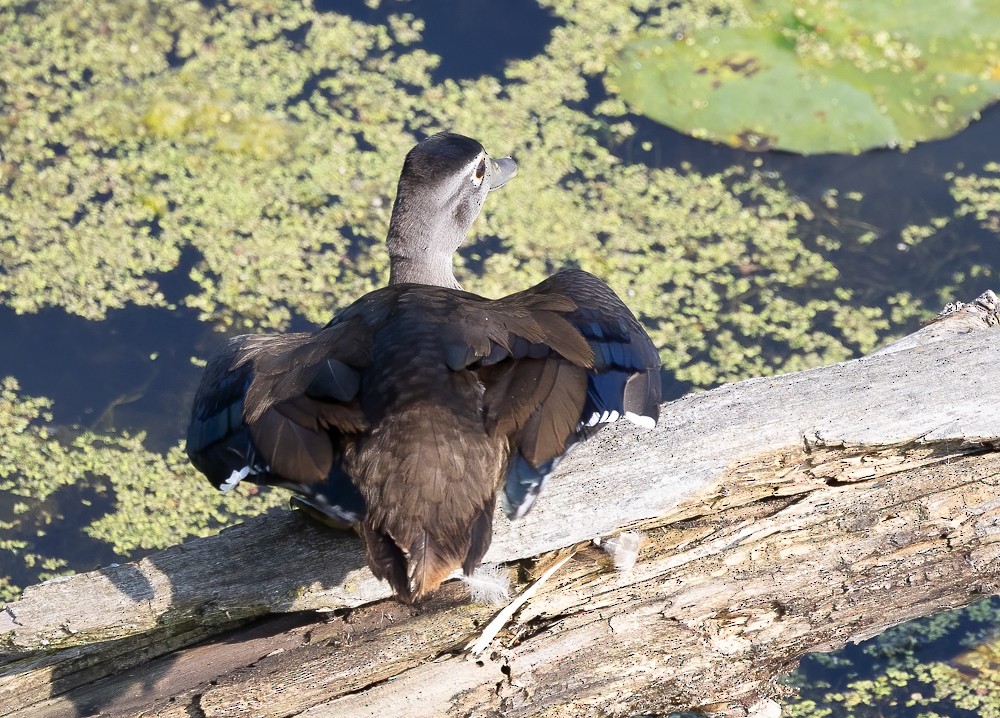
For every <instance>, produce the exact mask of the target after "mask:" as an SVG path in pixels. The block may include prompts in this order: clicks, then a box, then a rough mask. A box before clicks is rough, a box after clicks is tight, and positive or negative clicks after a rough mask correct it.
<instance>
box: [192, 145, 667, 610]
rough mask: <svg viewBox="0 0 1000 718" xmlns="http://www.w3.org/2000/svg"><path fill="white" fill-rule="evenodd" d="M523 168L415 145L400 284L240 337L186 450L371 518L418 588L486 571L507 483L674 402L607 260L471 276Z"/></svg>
mask: <svg viewBox="0 0 1000 718" xmlns="http://www.w3.org/2000/svg"><path fill="white" fill-rule="evenodd" d="M516 172H517V165H516V164H515V162H514V161H513V160H512V159H510V158H509V157H505V158H502V159H499V160H494V159H491V158H490V157H489V155H487V153H486V151H485V150H484V149H483V147H482V145H481V144H480V143H479V142H477V141H475V140H473V139H470V138H468V137H463V136H461V135H456V134H451V133H442V134H438V135H434V136H432V137H430V138H428V139H426V140H424V141H423V142H421V143H419V144H418V145H416V146H415V147H414V148H413V149H412V150H411V151H410V152H409V153H408V155H407V156H406V160H405V161H404V163H403V171H402V174H401V175H400V178H399V187H398V190H397V194H396V200H395V204H394V205H393V210H392V218H391V220H390V223H389V233H388V238H387V243H388V246H389V254H390V258H391V264H390V274H389V286H388V287H385V288H383V289H379V290H376V291H374V292H371V293H370V294H367V295H365V296H363V297H361V298H360V299H358V300H357V301H356V302H354V303H353V304H351V305H350V306H348V307H347V308H345V309H343V310H342V311H340V312H338V313H337V314H336V316H334V318H333V319H332V320H331V321H330V323H329V324H327V325H326V326H325V327H323V328H322V329H319V330H317V331H314V332H309V333H296V334H273V335H259V336H241V337H236V338H234V339H232V340H230V341H229V342H228V343H227V344H226V345H225V346H224V347H223V348H222V350H221V351H220V352H219V353H218V354H217V355H216V356H214V357H213V358H212V359H211V360H210V361H209V363H208V366H207V367H206V369H205V373H204V375H203V377H202V381H201V385H200V386H199V388H198V391H197V394H196V396H195V399H194V406H193V410H192V414H191V423H190V426H189V428H188V436H187V451H188V455H189V456H190V457H191V461H192V462H193V463H194V465H195V466H196V467H197V468H198V469H199V470H200V471H201V472H202V473H204V474H205V475H206V476H207V477H208V478H209V480H210V481H211V482H212V483H213V484H214V485H215V486H216V487H217V488H219V489H221V490H222V491H230V490H232V489H233V487H235V486H236V484H238V483H239V482H240V481H242V480H244V479H247V480H250V481H253V482H256V483H259V484H268V485H273V486H282V487H285V488H288V489H291V490H292V491H294V492H297V494H299V496H300V499H301V500H302V501H304V502H305V503H307V504H309V505H311V506H312V507H313V508H314V509H316V510H318V511H320V512H321V513H322V514H323V515H325V516H326V517H327V518H328V519H329V521H330V522H332V523H334V524H336V525H339V526H343V527H348V526H351V525H355V526H356V527H357V530H358V532H359V533H360V535H361V537H362V539H363V541H364V544H365V547H366V551H367V559H368V563H369V566H370V567H371V570H372V572H373V573H374V574H375V575H376V576H377V577H379V578H380V579H383V580H387V581H388V582H389V583H390V584H391V586H392V588H393V590H394V592H395V593H396V595H397V596H398V597H399V598H400V599H402V600H404V601H407V602H414V601H418V600H420V599H421V598H423V597H424V596H426V595H427V594H428V593H429V592H431V591H433V590H434V589H435V588H437V587H438V585H439V584H440V583H441V582H442V581H443V580H444V579H445V578H446V577H447V576H448V575H449V574H450V573H451V572H452V571H453V570H455V569H457V568H459V567H461V568H462V569H463V570H464V571H465V572H466V573H467V574H471V573H472V572H473V570H474V569H475V568H476V566H477V565H478V564H479V562H480V560H481V559H482V557H483V555H484V554H485V553H486V550H487V548H488V547H489V544H490V540H491V538H492V534H493V513H494V508H495V503H496V497H497V494H498V492H499V490H500V489H501V488H502V489H503V501H504V505H505V508H506V511H507V514H508V516H509V517H510V518H512V519H516V518H520V517H522V516H524V515H525V514H526V513H527V512H528V510H529V509H530V508H531V505H532V503H533V502H534V501H535V498H536V497H537V496H538V494H539V492H540V491H541V490H542V488H543V487H544V486H545V482H546V480H547V478H548V477H549V475H550V474H551V473H552V471H553V469H554V468H555V466H556V464H557V462H558V461H559V459H560V458H561V457H562V456H563V455H564V454H565V453H566V452H567V451H568V450H569V449H570V448H571V447H572V446H573V445H574V444H576V443H577V442H579V441H581V440H584V439H586V438H588V437H590V436H591V435H593V434H594V433H595V432H596V431H597V430H598V429H599V428H600V427H601V426H603V425H604V424H607V423H609V422H613V421H615V420H617V419H619V418H625V419H629V420H631V421H632V422H634V423H636V424H638V425H639V426H641V427H644V428H652V427H653V426H654V425H655V423H656V420H657V417H658V415H659V403H660V379H659V366H660V362H659V357H658V355H657V352H656V349H655V348H654V346H653V344H652V342H651V341H650V339H649V337H648V336H647V335H646V333H645V332H644V331H643V329H642V327H641V326H640V325H639V323H638V322H637V321H636V319H635V317H634V316H633V315H632V313H631V312H630V311H629V310H628V308H627V307H626V306H625V304H624V303H622V301H621V300H620V299H619V298H618V296H617V295H616V294H615V293H614V292H613V291H612V290H611V288H610V287H608V285H607V284H605V283H604V282H602V281H601V280H599V279H597V278H596V277H594V276H592V275H590V274H588V273H586V272H583V271H579V270H569V271H563V272H560V273H558V274H556V275H554V276H553V277H550V278H549V279H547V280H545V281H543V282H541V283H540V284H538V285H536V286H534V287H532V288H530V289H526V290H524V291H522V292H518V293H516V294H512V295H510V296H508V297H504V298H502V299H495V300H494V299H486V298H483V297H480V296H477V295H475V294H470V293H468V292H465V291H462V289H461V287H460V285H459V284H458V282H457V281H456V280H455V275H454V274H453V272H452V257H453V255H454V252H455V250H456V249H457V248H458V247H459V246H460V245H461V244H462V242H463V241H464V240H465V238H466V235H467V233H468V231H469V229H470V228H471V226H472V223H473V221H474V220H475V219H476V217H477V216H478V214H479V212H480V209H481V208H482V205H483V202H484V201H485V199H486V196H487V194H489V193H490V192H491V191H493V190H495V189H498V188H500V187H502V186H503V185H504V184H505V183H506V182H507V181H508V180H509V179H510V178H511V177H513V176H514V174H515V173H516Z"/></svg>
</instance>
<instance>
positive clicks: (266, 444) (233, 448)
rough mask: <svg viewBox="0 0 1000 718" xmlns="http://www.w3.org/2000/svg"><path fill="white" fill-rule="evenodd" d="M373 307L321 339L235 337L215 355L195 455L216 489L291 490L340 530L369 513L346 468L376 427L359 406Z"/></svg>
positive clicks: (333, 325) (196, 423) (196, 422)
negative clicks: (345, 460)
mask: <svg viewBox="0 0 1000 718" xmlns="http://www.w3.org/2000/svg"><path fill="white" fill-rule="evenodd" d="M365 309H366V307H365V306H364V305H363V304H362V306H359V305H358V304H356V305H352V306H351V307H350V308H348V309H347V310H345V312H343V313H342V314H340V315H338V316H337V317H336V318H335V319H334V320H333V321H331V322H330V324H328V325H327V326H326V327H324V328H323V329H321V330H319V331H318V332H313V333H298V334H274V335H258V336H240V337H236V338H234V339H232V340H230V341H229V342H228V343H227V344H226V345H225V346H224V347H223V348H222V350H220V351H219V352H218V353H217V354H216V355H215V356H214V357H212V359H211V360H210V361H209V363H208V365H207V367H206V368H205V372H204V374H203V375H202V381H201V384H200V385H199V387H198V391H197V393H196V395H195V399H194V404H193V407H192V411H191V420H190V423H189V425H188V435H187V452H188V456H189V457H190V458H191V461H192V463H193V464H194V465H195V467H197V468H198V469H199V470H200V471H201V472H202V473H203V474H205V476H206V477H208V479H209V481H211V482H212V483H213V484H214V485H215V486H216V487H217V488H219V489H220V490H222V491H224V492H225V491H230V490H232V489H233V488H234V487H235V486H236V485H237V484H238V483H239V482H240V481H242V480H243V479H250V480H252V481H255V482H257V483H263V484H272V485H278V486H284V487H286V488H290V489H292V490H294V491H297V492H299V493H302V494H304V495H305V496H307V497H308V498H310V499H312V505H313V507H314V508H317V509H319V510H320V511H321V512H323V513H325V514H327V516H328V517H329V518H330V519H331V520H332V521H333V522H334V523H337V524H338V525H349V524H351V523H354V522H355V521H357V520H358V519H359V518H360V517H361V516H362V515H363V514H364V502H363V500H362V498H361V495H360V494H359V493H358V491H357V489H356V488H355V487H354V485H353V484H352V483H351V481H350V479H349V478H348V477H347V476H346V475H344V474H343V472H342V471H341V466H340V463H341V455H342V452H343V449H344V446H345V442H346V440H347V438H348V437H350V436H351V435H354V434H358V433H360V432H363V431H365V430H366V429H367V422H366V420H365V416H364V413H363V411H362V410H361V407H360V404H359V402H358V391H359V387H360V382H361V373H362V371H363V369H364V367H365V366H366V365H367V364H368V362H369V361H370V359H371V357H370V348H371V334H372V332H371V326H370V325H369V323H368V322H367V321H366V318H368V315H370V312H369V313H368V314H367V315H366V312H365V311H364V310H365Z"/></svg>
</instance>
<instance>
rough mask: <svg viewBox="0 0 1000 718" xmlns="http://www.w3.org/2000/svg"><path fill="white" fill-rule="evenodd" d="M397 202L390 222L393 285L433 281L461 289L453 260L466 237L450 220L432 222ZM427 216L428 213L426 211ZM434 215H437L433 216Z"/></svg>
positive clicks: (433, 282) (438, 284)
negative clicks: (448, 221) (459, 232)
mask: <svg viewBox="0 0 1000 718" xmlns="http://www.w3.org/2000/svg"><path fill="white" fill-rule="evenodd" d="M406 209H408V208H406V207H405V206H403V207H401V206H400V204H399V203H397V206H396V208H395V209H394V210H393V217H392V220H390V222H389V234H388V236H387V237H386V244H387V245H388V247H389V284H402V283H403V282H412V283H414V284H431V285H434V286H437V287H451V288H453V289H461V288H462V286H461V285H460V284H459V283H458V280H457V279H455V273H454V271H453V270H452V259H453V257H454V254H455V248H457V247H458V246H459V245H460V244H461V243H462V241H463V240H464V239H465V233H461V236H454V235H455V234H456V232H455V228H454V227H453V226H452V225H451V224H449V223H446V222H442V221H428V220H427V217H426V216H424V217H420V213H416V212H409V211H405V210H406ZM424 214H425V215H426V214H428V213H424ZM432 216H433V215H432Z"/></svg>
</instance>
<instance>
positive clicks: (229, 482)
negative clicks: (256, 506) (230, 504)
mask: <svg viewBox="0 0 1000 718" xmlns="http://www.w3.org/2000/svg"><path fill="white" fill-rule="evenodd" d="M249 473H250V467H249V466H244V467H243V468H242V469H240V470H239V471H237V470H236V469H233V473H231V474H230V475H229V478H228V479H226V480H225V481H223V482H222V483H221V484H220V485H219V491H221V492H222V493H224V494H228V493H229V492H230V491H232V490H233V489H235V488H236V485H237V484H239V483H240V482H241V481H243V479H245V478H246V477H247V474H249Z"/></svg>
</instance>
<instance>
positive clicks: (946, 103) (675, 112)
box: [608, 0, 1000, 154]
mask: <svg viewBox="0 0 1000 718" xmlns="http://www.w3.org/2000/svg"><path fill="white" fill-rule="evenodd" d="M748 13H749V16H750V17H753V18H756V24H755V25H753V26H749V27H726V28H714V29H713V28H701V29H697V30H689V31H684V32H683V33H680V34H675V35H672V36H669V37H664V36H647V37H642V38H639V39H637V40H635V41H634V42H632V43H630V44H629V45H628V46H626V47H625V49H624V50H623V51H622V53H621V55H620V56H619V58H618V62H617V63H616V65H615V67H614V68H613V69H612V70H611V72H610V73H609V76H608V84H609V86H610V88H611V89H612V90H615V91H617V92H619V93H620V94H621V96H622V97H624V99H625V100H626V101H628V102H629V103H630V104H631V105H632V106H633V108H634V109H635V110H636V111H638V112H640V113H641V114H644V115H647V116H649V117H651V118H653V119H654V120H657V121H659V122H662V123H664V124H666V125H669V126H670V127H673V128H674V129H676V130H679V131H681V132H686V133H688V134H691V135H693V136H695V137H700V138H704V139H711V140H715V141H718V142H725V143H726V144H729V145H733V146H735V147H741V148H745V149H758V150H762V149H772V148H774V149H783V150H789V151H792V152H799V153H802V154H813V153H821V152H852V153H857V152H861V151H863V150H866V149H870V148H873V147H896V146H900V147H904V148H906V147H911V146H912V145H914V144H915V143H917V142H922V141H925V140H931V139H939V138H942V137H948V136H951V135H952V134H954V133H956V132H958V131H959V130H961V129H962V128H963V127H965V126H966V125H967V124H968V123H969V122H970V121H972V120H974V119H977V118H978V113H979V112H980V110H982V109H983V108H984V107H986V106H987V105H989V104H991V103H992V102H994V101H996V100H997V99H998V98H1000V3H998V2H996V0H968V1H967V2H963V3H959V4H955V3H928V2H925V1H924V0H879V1H878V2H872V0H798V1H793V2H792V1H789V0H757V1H756V2H751V3H750V4H749V6H748Z"/></svg>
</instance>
